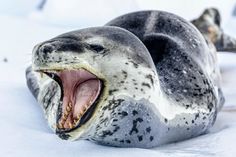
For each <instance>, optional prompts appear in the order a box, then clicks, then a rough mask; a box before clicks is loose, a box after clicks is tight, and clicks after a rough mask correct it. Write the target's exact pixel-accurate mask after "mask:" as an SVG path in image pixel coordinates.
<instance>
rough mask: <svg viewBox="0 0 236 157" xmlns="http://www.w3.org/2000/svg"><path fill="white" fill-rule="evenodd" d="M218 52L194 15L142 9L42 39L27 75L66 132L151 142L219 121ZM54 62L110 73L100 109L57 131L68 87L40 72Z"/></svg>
mask: <svg viewBox="0 0 236 157" xmlns="http://www.w3.org/2000/svg"><path fill="white" fill-rule="evenodd" d="M119 27H121V28H119ZM214 54H215V53H212V51H211V50H210V49H209V47H208V46H207V44H206V42H205V40H204V38H203V37H202V35H201V34H200V33H199V31H198V30H197V29H196V28H195V27H193V26H192V25H191V24H190V23H189V22H187V21H185V20H184V19H182V18H180V17H178V16H176V15H173V14H170V13H166V12H161V11H143V12H136V13H131V14H127V15H123V16H121V17H118V18H116V19H114V20H112V21H111V22H109V23H108V24H107V26H104V27H95V28H87V29H82V30H78V31H73V32H69V33H66V34H63V35H60V36H58V37H56V38H53V39H51V40H48V41H46V42H43V43H40V44H38V45H37V46H36V47H35V48H34V51H33V59H32V69H33V70H32V69H31V68H29V69H28V70H27V73H26V78H27V82H28V86H29V88H30V90H31V91H32V93H33V95H34V96H35V97H36V99H37V100H38V102H39V103H40V104H41V106H42V108H43V110H44V111H45V115H46V118H47V119H48V123H49V126H50V127H51V128H52V129H53V130H54V131H55V132H56V133H57V134H58V136H59V137H60V138H62V139H65V140H77V139H88V140H90V141H94V142H96V143H99V144H103V145H111V146H119V147H142V148H151V147H155V146H159V145H162V144H166V143H170V142H176V141H180V140H184V139H188V138H192V137H195V136H198V135H201V134H204V133H206V132H207V130H208V129H209V128H210V127H211V126H212V125H213V124H214V122H215V119H216V115H217V112H218V110H219V109H220V106H222V103H223V102H222V101H220V100H221V99H222V98H223V95H222V93H221V92H219V91H221V89H220V83H219V73H218V66H217V65H216V64H217V63H216V62H215V60H214V57H215V56H214ZM48 68H49V69H60V70H61V69H78V68H85V69H87V70H89V71H91V72H93V73H94V74H96V75H97V76H98V77H99V78H101V79H102V80H104V84H105V87H104V92H103V96H102V98H101V99H100V100H99V103H98V105H97V107H96V109H95V112H94V114H93V116H92V117H91V118H90V119H89V121H88V122H86V123H85V124H84V125H82V126H80V127H79V128H76V129H74V130H73V131H70V132H67V133H60V132H57V128H56V122H57V119H56V117H57V114H60V113H58V112H59V109H58V108H60V107H61V103H62V102H61V96H62V94H63V91H61V88H60V85H59V84H58V83H57V82H56V81H54V80H53V79H51V78H49V77H47V76H45V75H43V77H42V78H40V74H38V72H37V70H42V69H48Z"/></svg>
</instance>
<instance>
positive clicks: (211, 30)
mask: <svg viewBox="0 0 236 157" xmlns="http://www.w3.org/2000/svg"><path fill="white" fill-rule="evenodd" d="M191 22H192V23H193V24H194V25H195V26H196V27H197V28H198V29H199V31H200V32H201V33H202V34H203V36H204V37H205V38H207V39H208V40H210V41H211V42H212V43H213V44H214V45H215V47H216V49H217V51H230V52H236V39H235V38H234V37H231V36H229V35H227V34H225V33H224V31H223V30H222V28H221V16H220V12H219V11H218V10H217V9H215V8H208V9H206V10H204V12H203V13H202V15H201V16H200V17H199V18H197V19H195V20H192V21H191Z"/></svg>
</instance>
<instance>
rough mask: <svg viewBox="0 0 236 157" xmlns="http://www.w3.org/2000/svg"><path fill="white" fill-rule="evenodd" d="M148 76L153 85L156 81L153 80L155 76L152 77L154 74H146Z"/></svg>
mask: <svg viewBox="0 0 236 157" xmlns="http://www.w3.org/2000/svg"><path fill="white" fill-rule="evenodd" d="M146 78H148V79H150V82H151V83H152V85H153V83H154V80H153V78H152V75H151V74H149V75H146Z"/></svg>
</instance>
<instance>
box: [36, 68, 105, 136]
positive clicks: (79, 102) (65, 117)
mask: <svg viewBox="0 0 236 157" xmlns="http://www.w3.org/2000/svg"><path fill="white" fill-rule="evenodd" d="M41 72H43V73H45V74H47V75H48V76H49V77H51V78H52V79H54V80H55V81H56V82H58V84H59V85H60V86H61V91H62V98H61V99H62V102H63V103H62V105H61V106H59V108H58V112H57V113H58V114H57V129H56V130H57V133H59V134H60V133H63V132H70V131H72V130H73V129H76V128H78V127H80V126H81V125H83V124H85V123H86V122H87V121H88V120H89V119H90V118H91V117H92V115H93V112H94V110H95V108H96V104H97V103H98V101H99V97H100V95H101V93H102V89H103V83H102V81H101V80H100V79H99V78H98V77H97V76H96V75H94V74H92V73H90V72H89V71H87V70H85V69H73V70H61V71H52V70H44V71H41Z"/></svg>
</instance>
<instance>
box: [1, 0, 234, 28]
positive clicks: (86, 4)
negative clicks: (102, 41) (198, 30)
mask: <svg viewBox="0 0 236 157" xmlns="http://www.w3.org/2000/svg"><path fill="white" fill-rule="evenodd" d="M207 7H215V8H218V9H219V10H220V12H221V14H222V17H223V18H222V19H223V26H224V27H227V25H231V24H232V23H234V24H235V23H236V22H235V19H233V16H234V17H235V18H236V1H235V0H193V1H189V0H175V1H173V0H123V1H122V0H119V1H118V0H9V1H7V0H1V2H0V13H1V14H5V15H9V16H17V17H22V18H27V19H31V20H34V21H35V22H41V23H45V24H51V25H56V26H61V27H67V28H80V27H88V26H95V25H103V24H105V23H106V22H107V21H109V20H110V19H113V18H114V17H117V16H119V15H122V14H124V13H128V12H132V11H137V10H145V9H148V10H151V9H154V10H155V9H158V10H165V11H169V12H172V13H175V14H177V15H180V16H182V17H184V18H186V19H188V20H191V19H193V18H195V17H197V16H198V15H200V13H201V12H202V11H203V9H205V8H207ZM233 21H234V22H233ZM234 26H235V25H234Z"/></svg>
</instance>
